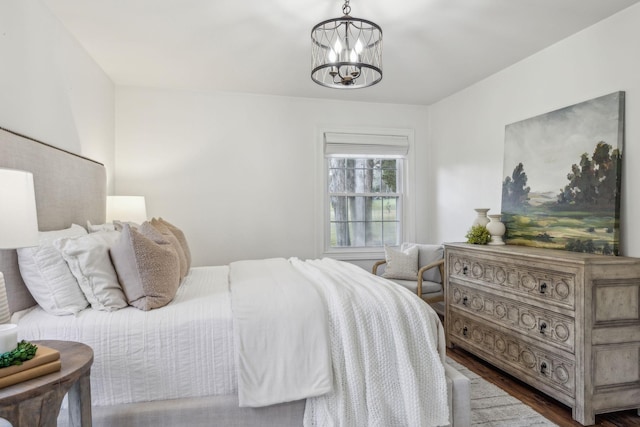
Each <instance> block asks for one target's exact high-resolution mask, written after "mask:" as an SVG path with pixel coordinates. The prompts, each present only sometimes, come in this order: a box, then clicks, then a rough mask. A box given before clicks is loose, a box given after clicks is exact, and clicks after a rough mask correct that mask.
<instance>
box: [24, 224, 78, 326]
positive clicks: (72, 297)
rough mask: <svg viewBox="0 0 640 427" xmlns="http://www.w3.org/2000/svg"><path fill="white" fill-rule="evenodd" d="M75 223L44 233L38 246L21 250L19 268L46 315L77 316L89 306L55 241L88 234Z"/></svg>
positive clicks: (41, 233)
mask: <svg viewBox="0 0 640 427" xmlns="http://www.w3.org/2000/svg"><path fill="white" fill-rule="evenodd" d="M86 234H87V231H86V230H85V229H84V228H83V227H81V226H79V225H76V224H73V225H72V226H71V227H70V228H67V229H65V230H56V231H41V232H40V233H38V236H39V246H35V247H31V248H20V249H18V265H19V267H20V273H21V274H22V279H23V280H24V283H25V284H26V285H27V288H28V289H29V292H31V295H33V298H34V299H35V300H36V302H37V303H38V305H40V307H42V309H43V310H45V311H46V312H47V313H50V314H56V315H65V314H77V313H78V312H79V311H81V310H84V309H85V308H86V307H87V304H88V303H87V299H86V298H85V297H84V294H83V293H82V291H81V290H80V286H79V285H78V281H77V280H76V279H75V277H73V274H71V270H69V266H68V265H67V263H66V262H65V260H64V259H63V258H62V255H61V254H60V252H58V250H57V249H56V248H54V247H53V241H54V240H56V239H59V238H62V237H76V236H82V235H86Z"/></svg>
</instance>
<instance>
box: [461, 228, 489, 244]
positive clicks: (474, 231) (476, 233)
mask: <svg viewBox="0 0 640 427" xmlns="http://www.w3.org/2000/svg"><path fill="white" fill-rule="evenodd" d="M466 237H467V243H473V244H474V245H486V244H487V243H489V241H490V240H491V233H489V230H487V227H485V226H484V225H474V226H473V227H471V228H470V229H469V231H467V236H466Z"/></svg>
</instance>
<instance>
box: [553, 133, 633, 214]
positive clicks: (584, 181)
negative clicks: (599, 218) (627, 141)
mask: <svg viewBox="0 0 640 427" xmlns="http://www.w3.org/2000/svg"><path fill="white" fill-rule="evenodd" d="M611 148H612V147H611V145H609V144H607V143H606V142H604V141H600V142H598V144H596V148H595V150H594V152H593V156H592V157H591V158H589V155H588V154H587V153H583V154H582V155H581V156H580V164H579V165H577V164H574V165H572V166H571V172H569V173H568V174H567V179H568V180H569V184H567V185H566V186H565V187H564V188H563V189H561V190H560V194H558V198H557V200H558V203H559V204H561V205H574V206H575V207H598V206H602V207H608V206H610V205H611V203H613V202H615V200H616V196H617V194H618V183H619V182H620V181H619V176H618V173H619V170H620V168H619V164H620V161H621V156H620V151H619V150H618V149H615V150H613V151H611Z"/></svg>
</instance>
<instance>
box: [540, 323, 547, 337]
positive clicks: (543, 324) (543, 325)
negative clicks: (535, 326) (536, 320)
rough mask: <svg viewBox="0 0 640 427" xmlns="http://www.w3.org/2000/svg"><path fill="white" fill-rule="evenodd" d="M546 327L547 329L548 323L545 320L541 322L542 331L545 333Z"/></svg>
mask: <svg viewBox="0 0 640 427" xmlns="http://www.w3.org/2000/svg"><path fill="white" fill-rule="evenodd" d="M546 329H547V324H546V323H545V322H542V323H540V333H541V334H543V335H544V332H545V330H546Z"/></svg>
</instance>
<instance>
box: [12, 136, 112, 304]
mask: <svg viewBox="0 0 640 427" xmlns="http://www.w3.org/2000/svg"><path fill="white" fill-rule="evenodd" d="M0 167H3V168H10V169H21V170H26V171H29V172H31V173H33V181H34V187H35V193H36V209H37V210H38V228H39V229H40V231H49V230H59V229H63V228H68V227H70V226H71V224H73V223H75V224H79V225H82V226H85V225H86V223H87V220H89V221H91V222H92V223H95V224H102V223H103V222H104V220H105V215H106V199H107V176H106V170H105V168H104V165H102V164H101V163H98V162H95V161H93V160H89V159H87V158H84V157H81V156H78V155H76V154H73V153H69V152H67V151H64V150H61V149H59V148H56V147H53V146H50V145H47V144H45V143H42V142H39V141H36V140H34V139H31V138H28V137H25V136H23V135H19V134H16V133H14V132H11V131H8V130H6V129H3V128H0ZM0 203H2V201H0ZM0 272H1V273H2V274H3V275H4V280H5V284H6V288H7V297H8V300H9V310H10V311H11V313H15V312H16V311H19V310H23V309H25V308H28V307H31V306H33V305H35V301H34V299H33V297H32V296H31V294H30V293H29V290H28V289H27V287H26V286H25V284H24V282H23V281H22V277H21V276H20V270H19V268H18V257H17V253H16V251H15V250H0Z"/></svg>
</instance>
